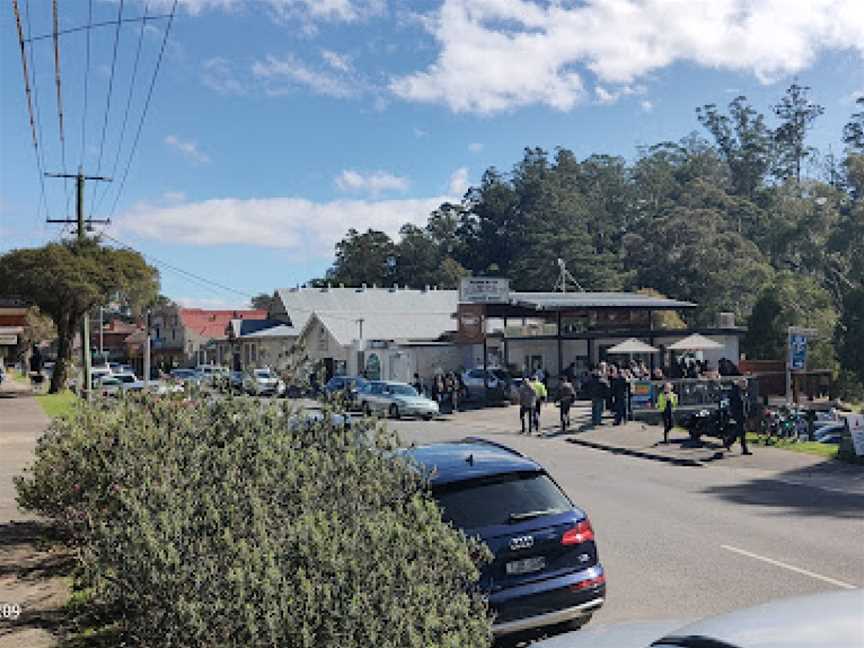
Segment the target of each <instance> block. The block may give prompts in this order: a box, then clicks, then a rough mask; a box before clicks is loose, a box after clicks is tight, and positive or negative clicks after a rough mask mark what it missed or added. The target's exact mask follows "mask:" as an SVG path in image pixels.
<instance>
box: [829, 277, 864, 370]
mask: <svg viewBox="0 0 864 648" xmlns="http://www.w3.org/2000/svg"><path fill="white" fill-rule="evenodd" d="M834 336H835V343H836V346H837V356H838V358H839V360H840V364H841V365H842V366H843V367H844V368H845V369H847V370H849V371H851V372H853V373H855V374H856V375H857V378H858V381H859V382H862V383H864V345H862V344H861V340H864V286H859V287H857V288H855V289H854V290H850V291H849V292H848V293H847V294H846V297H845V299H844V301H843V311H842V313H841V314H840V319H839V321H838V322H837V329H836V331H835V334H834Z"/></svg>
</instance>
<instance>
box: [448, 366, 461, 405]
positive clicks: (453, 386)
mask: <svg viewBox="0 0 864 648" xmlns="http://www.w3.org/2000/svg"><path fill="white" fill-rule="evenodd" d="M447 386H448V388H449V389H450V405H451V406H452V408H453V411H454V412H458V411H459V396H460V395H461V394H460V393H459V392H460V389H459V380H458V378H456V374H455V373H454V372H452V371H451V372H450V375H449V376H448V377H447Z"/></svg>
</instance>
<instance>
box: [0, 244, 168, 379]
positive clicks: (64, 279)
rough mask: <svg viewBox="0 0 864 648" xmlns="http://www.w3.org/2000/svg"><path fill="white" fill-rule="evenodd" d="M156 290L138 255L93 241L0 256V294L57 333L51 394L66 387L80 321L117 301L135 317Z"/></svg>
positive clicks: (155, 280)
mask: <svg viewBox="0 0 864 648" xmlns="http://www.w3.org/2000/svg"><path fill="white" fill-rule="evenodd" d="M158 286H159V273H158V271H157V270H156V269H155V268H153V267H151V266H149V265H147V263H146V262H145V261H144V258H143V257H142V256H141V255H140V254H138V253H137V252H134V251H131V250H126V249H116V248H112V247H106V246H102V245H101V244H99V243H98V242H97V241H93V240H86V241H64V242H62V243H49V244H48V245H45V246H43V247H41V248H29V249H18V250H12V251H10V252H7V253H6V254H4V255H3V256H0V294H5V295H16V296H18V297H21V298H23V299H25V300H27V301H29V302H30V303H32V304H34V305H35V306H38V307H39V309H40V311H41V312H42V313H44V314H45V315H47V316H48V317H50V318H51V319H52V320H53V322H54V325H55V326H56V328H57V338H58V345H57V346H58V348H57V363H56V365H55V367H54V373H53V375H52V378H51V387H50V392H51V393H56V392H58V391H59V390H60V389H62V387H63V386H64V384H65V382H66V372H67V363H68V361H69V359H70V356H71V352H72V339H73V337H74V335H75V332H76V331H77V328H78V325H79V323H80V322H81V318H82V317H84V315H85V314H86V313H87V312H88V311H89V310H91V309H92V308H94V307H96V306H98V305H99V304H101V303H105V302H108V301H109V300H110V299H112V298H117V297H118V296H119V297H120V298H121V300H122V301H125V302H126V304H128V305H129V306H130V308H131V309H132V310H133V312H140V310H141V308H143V306H144V305H146V304H149V303H151V302H152V301H153V300H154V299H155V298H156V295H157V291H158Z"/></svg>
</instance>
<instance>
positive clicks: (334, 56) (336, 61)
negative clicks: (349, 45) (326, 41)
mask: <svg viewBox="0 0 864 648" xmlns="http://www.w3.org/2000/svg"><path fill="white" fill-rule="evenodd" d="M321 58H323V59H324V61H325V62H326V63H327V65H329V66H330V67H331V68H333V69H334V70H338V71H340V72H350V71H351V59H350V58H349V57H348V56H346V55H345V54H339V53H337V52H334V51H333V50H327V49H325V50H321Z"/></svg>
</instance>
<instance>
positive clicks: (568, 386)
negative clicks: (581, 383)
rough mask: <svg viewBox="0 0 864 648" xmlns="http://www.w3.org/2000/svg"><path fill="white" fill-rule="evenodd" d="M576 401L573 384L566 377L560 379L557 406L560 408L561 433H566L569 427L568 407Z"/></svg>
mask: <svg viewBox="0 0 864 648" xmlns="http://www.w3.org/2000/svg"><path fill="white" fill-rule="evenodd" d="M575 400H576V389H575V388H574V387H573V383H571V382H570V378H569V377H568V376H566V375H565V376H564V377H563V378H562V379H561V386H560V387H559V389H558V406H559V407H560V408H561V431H562V432H566V431H567V428H569V427H570V407H571V406H572V405H573V401H575Z"/></svg>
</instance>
